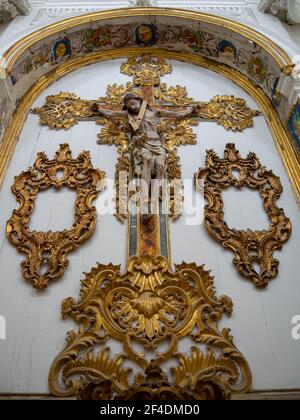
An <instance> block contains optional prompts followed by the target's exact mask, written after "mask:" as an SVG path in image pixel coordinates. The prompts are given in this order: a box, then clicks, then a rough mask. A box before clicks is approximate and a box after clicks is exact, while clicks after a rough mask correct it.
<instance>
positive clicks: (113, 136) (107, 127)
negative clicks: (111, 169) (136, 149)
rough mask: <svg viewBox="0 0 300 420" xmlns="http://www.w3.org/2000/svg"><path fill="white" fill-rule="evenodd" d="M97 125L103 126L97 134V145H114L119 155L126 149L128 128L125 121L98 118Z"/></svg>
mask: <svg viewBox="0 0 300 420" xmlns="http://www.w3.org/2000/svg"><path fill="white" fill-rule="evenodd" d="M97 124H98V125H102V126H103V128H102V129H101V132H100V134H98V144H106V145H109V146H110V145H115V146H117V147H118V150H119V151H120V152H121V153H123V152H125V151H126V150H127V149H128V146H129V139H128V133H129V132H130V126H129V124H128V122H127V121H125V120H121V119H108V118H100V119H98V120H97Z"/></svg>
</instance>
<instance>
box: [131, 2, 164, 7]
mask: <svg viewBox="0 0 300 420" xmlns="http://www.w3.org/2000/svg"><path fill="white" fill-rule="evenodd" d="M129 6H131V7H154V6H157V0H129Z"/></svg>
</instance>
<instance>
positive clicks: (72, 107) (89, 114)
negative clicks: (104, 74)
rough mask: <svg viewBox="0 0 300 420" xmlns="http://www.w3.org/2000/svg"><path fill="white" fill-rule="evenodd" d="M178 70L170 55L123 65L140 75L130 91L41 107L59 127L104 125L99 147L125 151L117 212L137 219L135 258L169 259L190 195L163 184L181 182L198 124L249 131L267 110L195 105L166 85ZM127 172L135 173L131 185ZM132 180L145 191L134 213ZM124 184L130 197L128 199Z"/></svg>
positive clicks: (218, 102)
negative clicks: (182, 158) (173, 230)
mask: <svg viewBox="0 0 300 420" xmlns="http://www.w3.org/2000/svg"><path fill="white" fill-rule="evenodd" d="M171 71H172V67H171V65H170V64H168V63H167V62H166V61H165V60H164V59H162V58H157V57H152V56H150V55H142V56H139V57H132V58H129V59H128V60H127V61H126V62H125V63H124V64H123V65H122V67H121V72H122V73H125V74H127V75H129V76H133V81H132V82H128V83H127V84H126V85H125V86H124V85H117V84H113V85H109V86H108V88H107V93H106V96H105V97H102V98H99V99H98V100H82V99H81V98H79V97H78V96H76V95H74V94H70V93H60V94H58V95H53V96H49V97H47V99H46V104H45V105H44V106H43V107H41V108H37V109H34V110H33V112H34V113H36V114H39V116H40V122H41V124H44V125H48V126H49V127H50V128H53V129H61V128H64V129H68V128H70V127H71V126H73V125H75V124H76V123H77V122H78V121H80V120H95V121H96V123H97V124H99V125H102V126H103V128H102V130H101V132H100V134H99V136H98V137H99V140H98V143H99V144H110V145H111V144H114V145H116V146H117V147H118V152H119V158H118V161H117V164H116V175H115V185H116V195H117V196H116V213H115V215H116V217H117V218H118V219H119V220H120V221H121V222H124V221H125V220H126V218H127V214H128V215H129V217H128V218H129V227H130V228H129V246H128V257H131V256H133V255H150V256H152V257H155V256H158V255H163V256H164V257H166V258H167V259H168V257H169V255H168V248H169V247H168V234H167V232H168V217H171V218H172V219H176V218H178V217H179V216H180V213H181V210H180V209H181V206H180V205H178V203H181V202H182V195H181V193H180V192H179V191H180V188H179V189H178V188H175V187H174V185H175V184H173V185H172V186H171V187H169V188H168V191H167V192H166V189H165V188H164V187H162V184H161V182H162V181H164V179H167V181H168V182H169V183H170V182H172V181H177V185H178V182H179V184H180V183H181V169H180V162H179V157H178V155H177V147H178V146H180V145H188V144H195V142H196V135H195V134H194V133H193V130H192V127H193V126H196V125H198V124H199V122H200V121H202V120H206V121H215V122H217V123H218V124H221V125H223V127H224V128H225V129H227V130H232V131H242V130H244V129H245V128H247V127H251V126H252V125H253V117H254V116H257V115H259V111H256V110H252V109H250V108H248V107H247V105H246V102H245V100H243V99H240V98H235V97H233V96H216V97H214V98H213V99H212V100H211V101H209V102H199V101H195V100H194V99H192V98H189V97H188V94H187V90H186V88H185V87H182V86H179V85H177V86H175V87H169V86H168V85H167V84H166V83H161V77H162V76H164V75H166V74H168V73H171ZM121 172H125V173H126V174H128V176H127V177H126V179H125V180H124V179H121V177H120V173H121ZM132 179H136V180H138V187H137V188H138V189H139V204H138V205H136V204H135V205H134V206H135V208H134V209H133V208H132V203H131V204H129V205H128V198H129V195H130V192H128V188H127V187H128V184H129V181H130V180H132ZM124 186H125V187H126V188H125V191H126V193H125V194H124V193H123V194H122V187H124ZM129 201H130V200H129ZM166 202H168V208H167V211H165V210H166ZM124 208H125V211H124Z"/></svg>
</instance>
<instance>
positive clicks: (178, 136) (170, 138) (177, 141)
mask: <svg viewBox="0 0 300 420" xmlns="http://www.w3.org/2000/svg"><path fill="white" fill-rule="evenodd" d="M198 125H199V122H198V121H196V120H192V119H187V118H186V119H182V120H175V119H171V118H169V119H163V120H162V121H161V131H162V132H163V135H164V140H165V145H166V147H167V148H168V149H169V150H172V149H173V148H174V147H176V146H186V145H192V144H196V138H197V135H196V134H195V133H194V132H193V129H192V127H197V126H198Z"/></svg>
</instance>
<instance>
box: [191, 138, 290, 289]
mask: <svg viewBox="0 0 300 420" xmlns="http://www.w3.org/2000/svg"><path fill="white" fill-rule="evenodd" d="M234 170H238V171H239V178H238V179H237V178H236V177H235V176H234V174H233V171H234ZM195 180H196V185H198V183H199V181H204V195H205V198H206V200H207V205H206V206H205V226H206V229H207V230H208V233H209V234H210V235H211V237H212V238H213V239H215V240H216V241H218V242H220V243H221V244H222V245H223V246H224V247H225V248H228V249H231V250H232V251H233V252H234V254H235V257H234V260H233V263H234V265H235V266H236V268H237V270H238V271H239V273H240V274H241V275H242V276H244V277H246V278H248V279H249V280H251V281H252V282H253V283H254V285H255V286H256V287H259V288H263V287H266V286H267V285H268V282H269V281H270V280H271V279H273V278H274V277H276V276H277V274H278V265H279V261H278V260H277V259H274V257H273V253H274V251H276V250H280V249H281V248H282V245H283V244H284V243H285V242H286V241H287V240H288V239H289V237H290V235H291V231H292V226H291V222H290V220H289V219H288V218H287V217H286V216H285V213H284V210H283V209H281V208H279V207H278V206H277V200H278V198H279V197H280V194H281V193H282V186H281V183H280V179H279V177H277V176H276V175H274V174H273V172H272V171H269V170H267V169H266V168H265V167H263V166H261V164H260V162H259V160H258V158H257V157H256V155H255V154H254V153H252V152H250V153H249V154H248V156H247V157H246V158H245V159H244V158H242V157H241V156H240V154H239V151H238V150H236V148H235V145H234V144H231V143H229V144H227V145H226V148H225V152H224V158H220V157H219V156H218V155H217V154H216V153H215V152H214V151H213V150H208V151H207V156H206V166H205V168H203V169H199V171H198V173H197V174H196V175H195ZM229 187H235V188H238V189H240V188H243V187H248V188H250V189H252V190H257V191H258V192H259V194H260V196H261V198H262V200H263V205H264V209H265V211H266V213H267V215H268V217H269V219H270V227H269V229H268V230H261V231H252V230H250V229H248V230H246V231H243V230H236V229H234V228H231V227H229V226H228V225H227V223H226V222H225V221H224V212H223V206H224V204H223V199H222V190H224V189H226V188H229ZM254 263H257V264H258V265H259V267H260V272H257V271H256V269H255V267H254Z"/></svg>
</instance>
